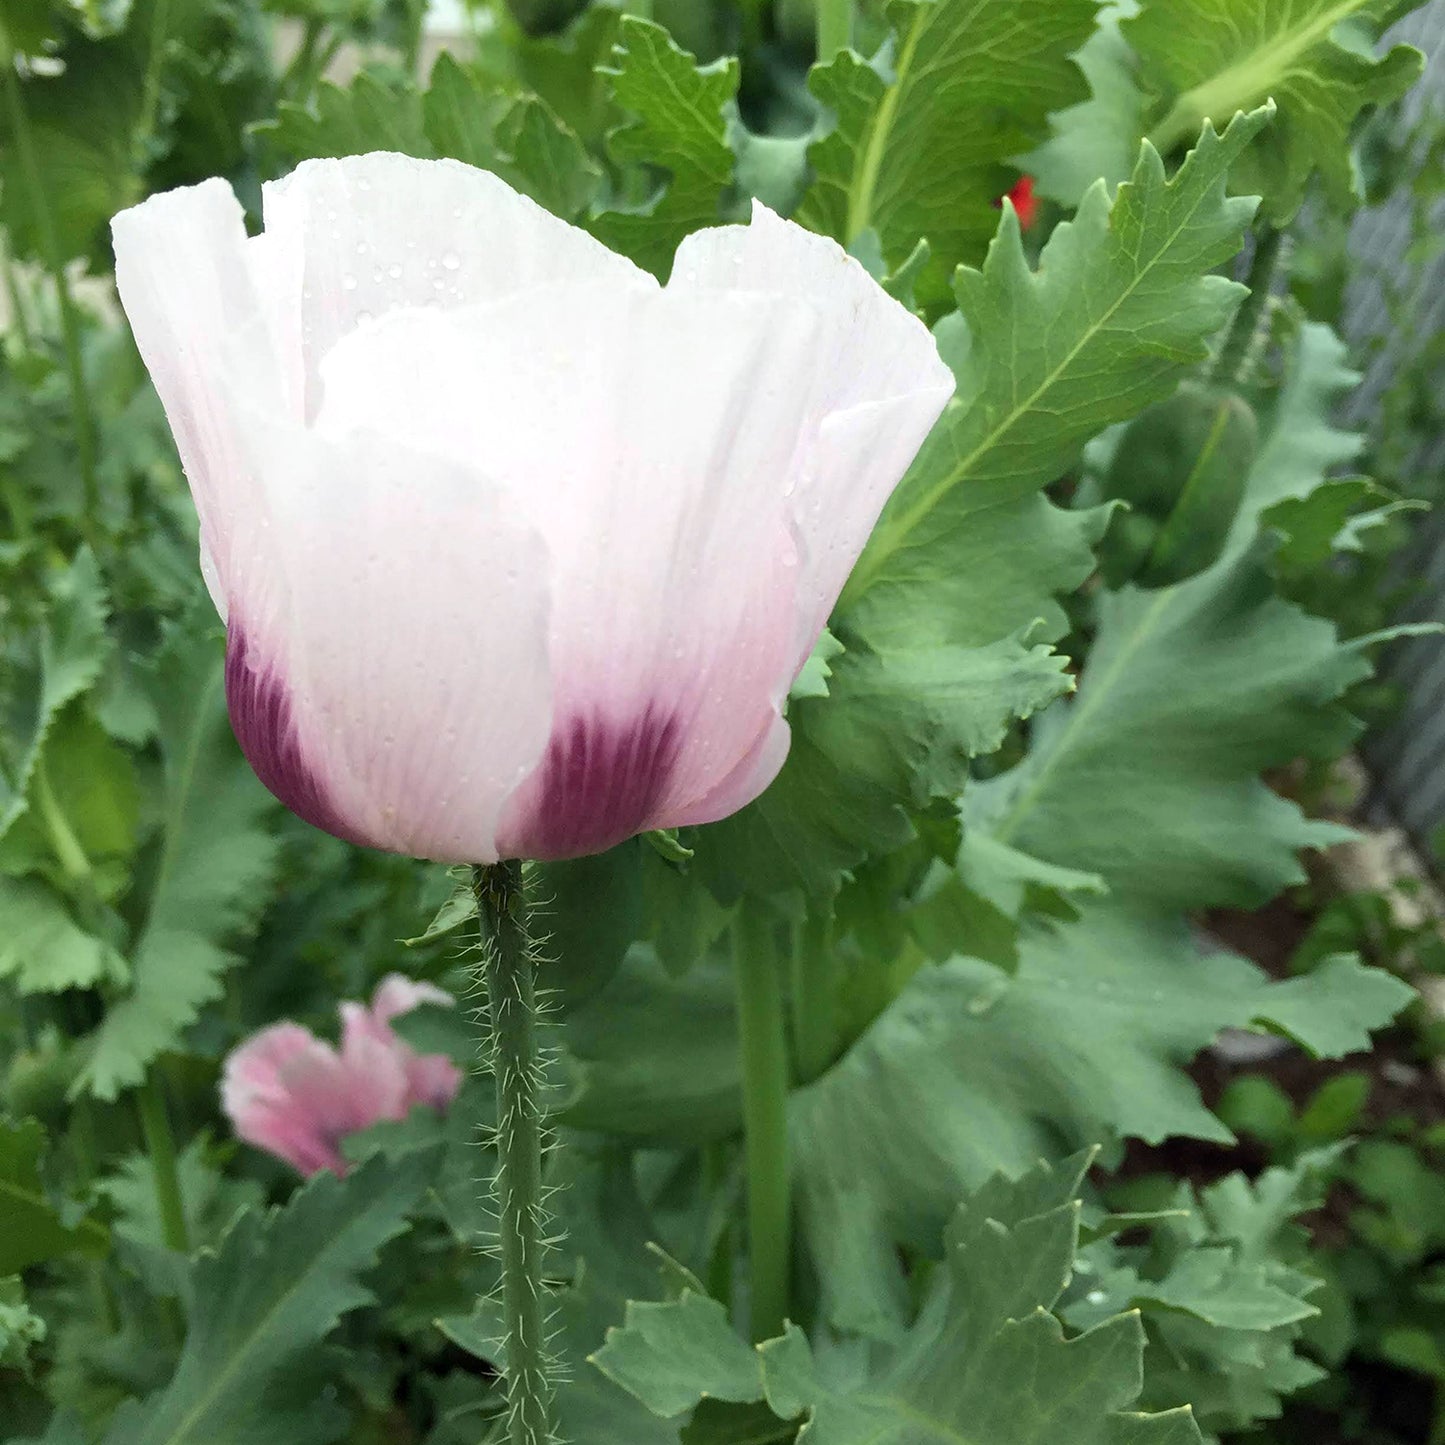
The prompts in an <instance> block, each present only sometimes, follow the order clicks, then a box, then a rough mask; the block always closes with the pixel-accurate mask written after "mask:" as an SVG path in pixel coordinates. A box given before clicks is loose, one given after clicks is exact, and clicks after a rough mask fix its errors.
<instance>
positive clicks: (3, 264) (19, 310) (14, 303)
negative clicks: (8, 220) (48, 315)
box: [0, 237, 34, 351]
mask: <svg viewBox="0 0 1445 1445" xmlns="http://www.w3.org/2000/svg"><path fill="white" fill-rule="evenodd" d="M0 273H3V274H4V277H5V296H6V299H7V300H8V301H9V302H10V319H11V323H12V324H13V325H14V327H15V332H16V335H18V336H19V338H20V344H21V345H22V346H23V347H24V348H25V349H26V350H27V351H30V350H32V349H33V347H34V339H33V334H32V332H31V329H30V317H29V315H28V314H27V311H26V306H25V297H24V294H23V293H22V292H21V290H20V277H19V276H17V275H16V273H15V261H14V258H13V257H12V256H11V255H10V248H9V247H8V246H7V245H6V244H5V241H4V238H3V237H0Z"/></svg>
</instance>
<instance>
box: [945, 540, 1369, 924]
mask: <svg viewBox="0 0 1445 1445" xmlns="http://www.w3.org/2000/svg"><path fill="white" fill-rule="evenodd" d="M1369 672H1370V667H1369V663H1368V661H1367V660H1366V659H1365V658H1364V657H1363V656H1362V655H1361V652H1360V649H1359V647H1358V646H1355V645H1346V644H1341V643H1340V642H1339V640H1338V639H1337V637H1336V635H1335V630H1334V628H1333V627H1332V626H1331V625H1329V624H1328V623H1325V622H1321V621H1318V620H1316V619H1314V618H1311V617H1307V616H1306V615H1305V614H1304V613H1303V612H1301V611H1299V610H1298V609H1297V608H1294V607H1292V606H1290V605H1288V604H1287V603H1284V602H1282V601H1280V600H1279V599H1278V598H1277V597H1276V596H1275V595H1274V589H1273V586H1272V583H1271V580H1270V575H1269V570H1268V566H1267V564H1266V561H1265V560H1264V557H1263V556H1262V555H1261V554H1260V553H1259V552H1257V551H1255V552H1248V553H1243V554H1238V555H1236V556H1234V557H1232V558H1226V559H1225V560H1224V561H1222V562H1220V563H1218V564H1216V565H1215V566H1214V567H1212V568H1211V569H1210V570H1209V571H1207V572H1205V573H1203V574H1201V575H1200V576H1198V577H1195V578H1192V579H1191V580H1189V581H1187V582H1184V583H1181V584H1180V585H1178V586H1176V587H1170V588H1163V589H1160V590H1157V591H1153V592H1143V591H1138V590H1135V589H1133V588H1126V589H1124V590H1123V591H1121V592H1118V593H1115V594H1111V595H1106V596H1104V597H1102V598H1101V599H1100V604H1099V629H1098V634H1097V636H1096V638H1095V642H1094V647H1093V650H1092V652H1091V653H1090V656H1089V661H1088V665H1087V667H1086V669H1085V673H1084V678H1083V681H1082V683H1081V684H1080V687H1079V693H1078V698H1077V700H1076V701H1075V702H1074V703H1073V704H1072V705H1071V706H1069V707H1066V708H1058V709H1055V710H1053V711H1052V712H1050V713H1048V714H1046V715H1045V717H1044V718H1043V719H1042V721H1041V724H1040V726H1039V728H1038V729H1037V732H1036V735H1035V738H1034V746H1033V748H1032V750H1031V751H1030V753H1029V756H1028V758H1027V759H1026V760H1025V761H1024V762H1023V763H1022V764H1020V766H1019V767H1017V768H1015V769H1014V770H1013V771H1012V772H1009V773H1006V774H1004V775H1002V776H1001V777H999V778H997V779H995V780H993V781H991V782H989V783H986V784H983V785H981V786H979V787H977V788H976V789H974V791H973V792H972V794H971V795H970V797H969V798H968V799H967V800H966V817H967V818H968V819H970V820H972V821H973V822H974V823H975V824H976V825H978V826H982V827H987V828H988V829H989V830H990V831H992V833H993V835H994V836H995V837H996V838H998V839H999V840H1000V841H1002V842H1004V843H1007V844H1008V845H1010V846H1011V847H1015V848H1020V849H1022V850H1023V851H1024V852H1026V853H1028V854H1030V855H1032V856H1034V857H1039V858H1044V859H1047V860H1049V861H1050V862H1053V863H1057V864H1060V865H1062V866H1065V867H1070V868H1081V869H1087V870H1091V871H1094V872H1097V873H1099V874H1101V875H1102V876H1103V877H1104V878H1105V879H1106V880H1107V882H1108V883H1109V886H1110V888H1111V889H1112V890H1114V892H1115V893H1116V894H1117V895H1118V896H1119V897H1121V898H1127V899H1133V900H1137V901H1139V902H1141V903H1145V904H1148V905H1150V906H1157V907H1161V908H1178V909H1181V910H1183V909H1190V908H1195V907H1204V906H1210V905H1214V904H1228V905H1232V906H1239V907H1253V906H1257V905H1258V904H1260V903H1263V902H1265V901H1266V900H1267V899H1269V898H1271V897H1272V896H1273V895H1274V894H1276V893H1277V892H1279V890H1280V889H1281V888H1283V887H1284V886H1285V885H1286V884H1288V883H1292V882H1296V881H1298V880H1299V879H1301V878H1303V876H1304V875H1303V872H1302V870H1301V868H1300V864H1299V861H1298V859H1297V857H1296V853H1297V850H1299V849H1301V848H1306V847H1320V846H1324V845H1326V844H1329V843H1332V842H1336V841H1338V840H1339V839H1341V838H1342V837H1344V836H1347V835H1346V834H1345V832H1344V831H1343V830H1341V829H1340V828H1339V827H1337V826H1336V825H1334V824H1330V823H1323V822H1315V821H1311V820H1309V819H1307V818H1305V817H1304V815H1303V814H1302V813H1301V812H1300V810H1299V808H1298V807H1296V806H1295V805H1294V804H1293V803H1290V802H1287V801H1285V800H1284V799H1283V798H1281V797H1279V796H1278V794H1276V793H1274V792H1272V791H1271V790H1270V789H1269V788H1267V787H1266V786H1265V785H1264V783H1263V782H1261V781H1260V779H1259V776H1258V774H1259V773H1260V771H1261V770H1263V769H1264V768H1268V767H1272V766H1276V765H1279V764H1282V763H1285V762H1288V761H1290V760H1291V759H1293V758H1295V757H1299V756H1301V755H1304V756H1308V757H1334V756H1336V755H1337V754H1338V753H1340V752H1342V751H1343V750H1344V748H1345V747H1346V746H1348V744H1349V742H1350V740H1351V739H1352V738H1353V737H1354V735H1355V733H1356V731H1357V725H1356V723H1355V722H1354V720H1353V719H1352V718H1351V717H1350V715H1349V714H1348V713H1347V712H1345V711H1344V709H1343V708H1341V707H1339V706H1338V705H1337V704H1336V702H1335V699H1336V698H1337V697H1338V696H1339V695H1340V694H1341V693H1342V692H1344V691H1345V689H1346V688H1348V687H1349V686H1350V685H1351V684H1353V683H1355V682H1357V681H1359V680H1360V679H1361V678H1363V677H1367V676H1368V675H1369ZM1181 819H1187V820H1188V826H1187V827H1183V826H1180V825H1179V820H1181Z"/></svg>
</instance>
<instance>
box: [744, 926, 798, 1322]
mask: <svg viewBox="0 0 1445 1445" xmlns="http://www.w3.org/2000/svg"><path fill="white" fill-rule="evenodd" d="M733 945H734V948H733V966H734V977H735V982H736V985H737V1004H738V1034H739V1039H740V1043H741V1048H742V1075H743V1127H744V1138H745V1144H746V1159H747V1193H748V1278H749V1281H750V1286H751V1288H750V1309H751V1324H752V1334H753V1339H754V1340H757V1341H762V1340H768V1339H773V1338H775V1337H776V1336H778V1335H780V1334H782V1332H783V1326H784V1324H785V1323H786V1321H787V1317H788V1296H789V1284H790V1281H791V1272H792V1259H793V1198H792V1176H791V1172H790V1161H789V1158H788V1051H787V1039H786V1036H785V1033H784V1025H783V990H782V980H781V978H780V977H779V968H778V956H777V948H776V941H775V938H774V931H773V926H772V924H771V923H770V922H769V921H768V920H767V919H766V918H759V917H758V916H757V915H756V914H755V913H754V912H752V911H750V910H748V909H746V908H745V909H744V910H743V912H742V913H741V914H740V915H739V918H738V921H737V923H736V924H735V925H734V930H733Z"/></svg>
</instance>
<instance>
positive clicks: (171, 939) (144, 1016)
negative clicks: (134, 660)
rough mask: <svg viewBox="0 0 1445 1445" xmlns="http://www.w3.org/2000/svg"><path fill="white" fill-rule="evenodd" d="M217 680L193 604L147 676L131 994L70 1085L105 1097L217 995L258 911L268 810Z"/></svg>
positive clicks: (217, 667)
mask: <svg viewBox="0 0 1445 1445" xmlns="http://www.w3.org/2000/svg"><path fill="white" fill-rule="evenodd" d="M224 673H225V654H224V647H223V644H222V641H221V637H220V630H219V627H218V626H217V624H216V623H215V621H214V619H213V617H212V616H211V614H210V613H209V610H208V604H200V605H198V606H197V607H196V608H194V609H193V610H192V612H191V614H190V615H189V616H188V617H187V618H186V619H184V620H183V621H182V622H181V623H180V624H178V625H177V626H175V627H174V628H173V630H172V632H171V635H170V637H169V638H168V640H167V645H166V648H165V650H164V652H163V654H162V656H161V659H160V661H159V663H158V665H157V667H156V671H155V676H154V683H153V689H154V696H155V703H156V712H157V718H158V724H159V741H160V748H161V759H162V768H163V779H164V788H163V812H162V824H161V833H160V841H159V850H158V854H157V857H156V861H155V867H154V872H153V874H152V875H151V878H150V899H149V906H148V908H147V911H146V917H145V924H144V927H143V928H142V930H141V934H140V938H139V941H138V943H137V944H136V947H135V951H134V956H133V959H132V963H133V968H134V984H133V987H132V989H131V992H130V993H129V994H127V995H126V996H124V997H123V998H120V999H118V1000H116V1001H115V1002H113V1003H112V1004H111V1005H110V1006H109V1007H108V1009H107V1011H106V1016H105V1020H104V1021H103V1022H102V1024H101V1026H100V1028H99V1029H98V1030H97V1031H96V1032H95V1034H94V1035H93V1036H92V1038H91V1041H90V1047H91V1054H90V1058H89V1061H88V1062H87V1064H86V1067H85V1069H84V1071H83V1072H82V1074H81V1076H80V1078H79V1080H78V1081H77V1085H76V1087H77V1088H78V1089H86V1090H89V1091H90V1092H92V1093H94V1094H96V1095H97V1096H98V1097H100V1098H102V1099H113V1098H115V1097H116V1095H117V1094H118V1093H119V1092H120V1091H121V1090H122V1089H124V1088H127V1087H129V1086H131V1085H133V1084H137V1083H139V1082H140V1080H141V1079H142V1078H143V1077H144V1074H145V1068H146V1065H147V1064H148V1063H149V1062H150V1061H151V1060H152V1059H154V1058H155V1057H156V1056H157V1055H158V1054H160V1053H162V1052H164V1051H165V1050H166V1049H169V1048H173V1047H174V1046H175V1045H176V1044H177V1042H178V1041H179V1039H180V1036H181V1033H182V1031H183V1030H184V1029H185V1028H186V1027H187V1026H188V1025H190V1024H191V1023H192V1022H194V1020H195V1018H196V1016H197V1014H198V1012H199V1011H200V1009H201V1007H202V1006H203V1005H204V1004H206V1003H208V1002H210V1001H211V1000H212V999H215V998H218V997H219V996H220V993H221V988H222V985H221V975H222V973H223V972H224V971H225V970H226V969H227V968H229V967H230V966H231V965H232V964H233V963H234V962H235V959H234V957H233V955H232V954H230V953H229V952H228V951H227V948H226V944H227V943H228V942H230V941H231V939H232V938H233V937H234V936H235V935H236V934H238V933H240V932H242V931H244V930H246V929H247V928H249V927H250V926H251V925H252V924H253V922H254V920H255V919H256V918H257V917H258V916H259V914H260V912H261V909H262V908H263V906H264V905H265V903H266V899H267V890H268V888H269V885H270V878H271V873H272V869H273V866H274V863H275V858H276V850H277V840H276V839H275V838H274V837H273V836H272V835H271V834H270V833H269V832H268V831H267V830H266V829H265V828H264V826H263V820H264V819H265V818H266V817H267V816H268V815H269V814H270V813H271V811H272V809H273V806H274V805H273V802H272V799H271V797H270V795H269V794H268V793H267V792H266V790H265V789H264V788H263V787H262V786H261V784H260V783H259V782H258V781H257V780H256V776H255V774H254V773H253V772H252V771H251V769H250V767H249V765H248V764H247V763H246V761H245V759H244V758H243V757H242V756H241V753H240V749H239V748H237V746H236V743H235V739H234V737H233V735H232V733H231V726H230V722H229V720H228V718H227V714H226V703H225V682H224Z"/></svg>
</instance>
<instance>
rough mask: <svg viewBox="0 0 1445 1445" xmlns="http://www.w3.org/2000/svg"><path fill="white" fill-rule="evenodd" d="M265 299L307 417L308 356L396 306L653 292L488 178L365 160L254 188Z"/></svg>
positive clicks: (410, 160) (390, 159) (577, 233)
mask: <svg viewBox="0 0 1445 1445" xmlns="http://www.w3.org/2000/svg"><path fill="white" fill-rule="evenodd" d="M263 192H264V211H265V222H266V231H265V235H264V237H262V238H261V240H262V241H263V242H264V244H265V246H266V247H268V248H272V249H273V253H274V254H273V255H272V256H269V257H267V258H265V262H264V264H265V268H266V273H267V275H268V277H269V284H268V285H267V286H266V288H265V291H266V301H267V306H268V310H269V314H270V315H271V317H272V318H273V325H274V326H275V329H276V330H277V332H278V333H279V334H281V335H282V337H283V338H284V339H283V344H282V348H281V349H282V352H283V354H285V355H287V356H289V357H292V358H294V361H295V366H296V369H294V370H293V371H292V373H291V376H290V386H291V389H292V393H293V395H295V394H296V391H297V388H298V387H299V388H300V397H301V405H302V407H303V409H304V413H305V415H307V416H308V417H309V416H311V415H314V413H315V410H316V405H317V401H318V391H317V385H318V382H317V377H318V367H319V363H320V360H321V358H323V357H324V356H325V355H326V354H327V352H329V351H330V350H331V349H332V347H333V346H335V345H336V343H337V342H338V341H339V340H340V339H341V338H342V337H343V336H345V335H347V334H348V333H349V332H351V331H353V330H354V329H355V328H356V327H357V326H358V325H361V324H364V323H365V322H367V321H369V320H372V319H375V318H380V317H383V316H386V315H388V314H389V313H390V312H392V311H396V310H402V309H405V308H407V307H423V306H425V307H431V306H436V307H442V308H450V307H457V306H467V305H473V304H475V303H478V302H486V301H495V300H500V299H502V298H504V297H506V296H509V295H513V294H515V293H517V292H521V291H526V290H529V289H531V288H533V287H536V286H542V285H549V284H554V283H557V282H565V281H599V282H604V283H606V284H608V285H611V286H618V287H624V288H627V287H632V288H639V289H643V290H656V288H657V282H656V281H655V280H654V279H653V278H652V277H651V276H650V275H648V274H647V273H646V272H645V271H642V270H640V269H639V268H638V267H636V266H634V265H633V264H632V262H630V261H628V260H626V259H625V258H624V257H622V256H619V255H617V254H616V253H615V252H613V251H609V250H608V249H607V247H606V246H604V245H602V243H601V242H600V241H597V240H595V239H594V238H593V237H591V236H590V235H588V234H587V232H586V231H583V230H580V229H579V228H578V227H576V226H570V225H568V224H567V222H565V221H563V220H559V219H558V218H557V217H556V216H554V215H552V214H551V213H550V212H549V211H546V210H544V209H543V208H542V207H541V206H539V205H538V204H537V203H536V202H535V201H533V200H531V199H530V198H529V197H527V196H523V195H520V194H518V192H516V191H514V190H513V189H512V188H511V187H510V186H509V185H507V184H506V182H505V181H503V180H501V179H499V178H498V177H497V176H494V175H492V174H491V173H490V172H489V171H483V170H478V169H477V168H476V167H475V166H469V165H463V164H462V163H461V162H460V161H451V160H439V161H424V160H417V159H415V158H414V157H412V156H405V155H397V154H394V153H392V152H386V151H379V152H374V153H372V154H370V155H361V156H347V157H345V158H343V159H340V160H312V161H304V162H303V163H302V164H301V165H299V166H298V167H297V168H296V169H295V170H294V171H292V172H291V174H290V175H288V176H286V177H284V178H283V179H282V180H279V181H270V182H268V183H267V184H266V185H265V186H264V187H263Z"/></svg>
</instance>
